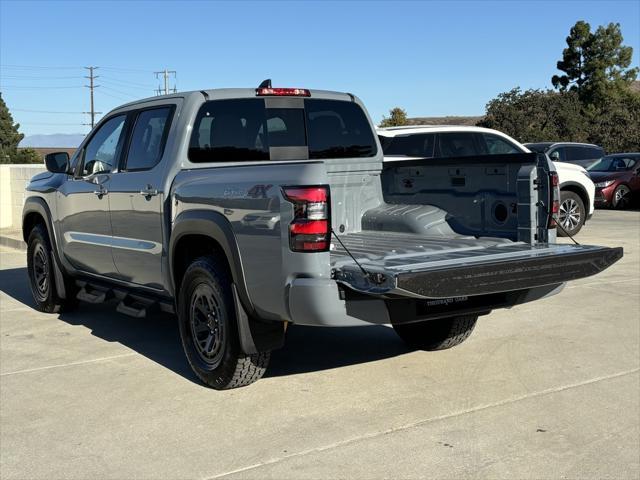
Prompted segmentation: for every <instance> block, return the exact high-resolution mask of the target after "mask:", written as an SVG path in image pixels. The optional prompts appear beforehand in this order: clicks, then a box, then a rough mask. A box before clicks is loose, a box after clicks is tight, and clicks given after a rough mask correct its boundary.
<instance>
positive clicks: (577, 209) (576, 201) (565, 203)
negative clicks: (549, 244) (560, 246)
mask: <svg viewBox="0 0 640 480" xmlns="http://www.w3.org/2000/svg"><path fill="white" fill-rule="evenodd" d="M584 219H585V211H584V203H583V202H582V199H581V198H580V196H579V195H578V194H577V193H575V192H570V191H565V190H563V191H562V192H560V211H559V212H558V223H559V224H560V226H561V227H562V228H559V229H558V236H559V237H566V236H568V235H571V236H572V237H573V236H574V235H577V233H578V232H579V231H580V229H581V228H582V225H584ZM565 232H566V233H565Z"/></svg>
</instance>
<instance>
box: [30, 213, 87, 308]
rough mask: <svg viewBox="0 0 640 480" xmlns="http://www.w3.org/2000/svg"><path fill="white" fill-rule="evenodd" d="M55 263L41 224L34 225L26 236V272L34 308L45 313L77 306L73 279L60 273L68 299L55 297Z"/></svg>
mask: <svg viewBox="0 0 640 480" xmlns="http://www.w3.org/2000/svg"><path fill="white" fill-rule="evenodd" d="M54 261H55V259H54V258H53V252H52V251H51V241H50V240H49V233H48V232H47V229H46V228H45V227H44V225H42V224H37V225H36V226H34V227H33V229H32V230H31V232H30V233H29V238H28V240H27V272H28V274H29V286H30V287H31V294H32V295H33V299H34V300H35V302H36V309H37V310H39V311H41V312H45V313H59V312H62V311H69V310H72V309H73V308H75V307H76V305H77V304H78V301H77V299H76V297H75V295H76V292H77V287H76V286H75V284H74V282H73V278H71V277H70V276H68V275H66V274H65V273H64V272H62V278H63V281H64V284H65V295H66V297H67V298H66V299H64V298H60V297H59V296H58V291H57V290H56V276H55V273H54V264H53V262H54ZM43 275H44V277H43Z"/></svg>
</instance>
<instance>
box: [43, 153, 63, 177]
mask: <svg viewBox="0 0 640 480" xmlns="http://www.w3.org/2000/svg"><path fill="white" fill-rule="evenodd" d="M44 164H45V165H46V167H47V170H49V171H50V172H51V173H66V172H67V171H68V170H69V154H68V153H67V152H54V153H48V154H47V155H45V156H44Z"/></svg>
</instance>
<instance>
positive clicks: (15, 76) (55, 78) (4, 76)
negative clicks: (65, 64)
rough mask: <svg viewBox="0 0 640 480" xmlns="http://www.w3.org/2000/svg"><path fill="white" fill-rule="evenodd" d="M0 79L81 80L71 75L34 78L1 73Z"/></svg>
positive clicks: (32, 76) (77, 76) (78, 76)
mask: <svg viewBox="0 0 640 480" xmlns="http://www.w3.org/2000/svg"><path fill="white" fill-rule="evenodd" d="M0 78H12V79H14V78H17V79H23V78H26V79H30V80H47V81H49V80H67V79H70V78H82V77H81V76H80V75H73V76H65V77H49V76H47V77H42V76H34V75H4V74H2V73H0Z"/></svg>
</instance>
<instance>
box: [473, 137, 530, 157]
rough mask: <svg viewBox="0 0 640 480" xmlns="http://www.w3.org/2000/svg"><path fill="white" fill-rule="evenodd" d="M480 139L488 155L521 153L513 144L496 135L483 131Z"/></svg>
mask: <svg viewBox="0 0 640 480" xmlns="http://www.w3.org/2000/svg"><path fill="white" fill-rule="evenodd" d="M482 139H483V140H484V143H485V145H486V147H487V154H488V155H504V154H508V153H521V152H520V150H519V149H518V148H516V146H515V145H513V144H512V143H511V142H509V141H507V140H505V139H504V138H502V137H499V136H498V135H492V134H490V133H483V134H482Z"/></svg>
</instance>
